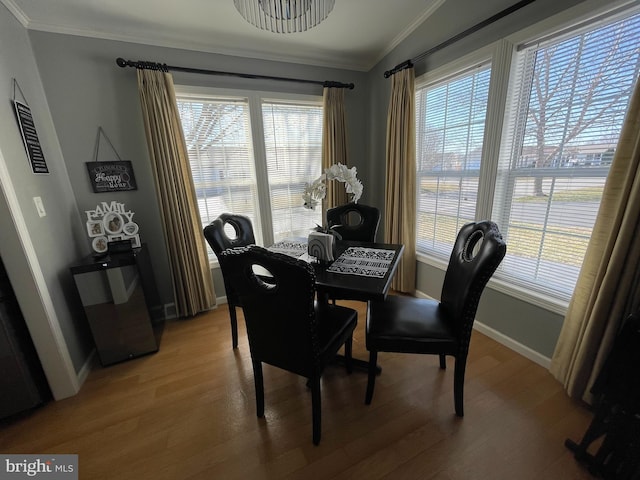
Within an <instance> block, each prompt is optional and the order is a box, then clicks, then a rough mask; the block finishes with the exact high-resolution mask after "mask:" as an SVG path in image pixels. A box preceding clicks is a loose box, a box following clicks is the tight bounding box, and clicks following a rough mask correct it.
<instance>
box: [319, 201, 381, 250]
mask: <svg viewBox="0 0 640 480" xmlns="http://www.w3.org/2000/svg"><path fill="white" fill-rule="evenodd" d="M379 225H380V210H379V209H377V208H376V207H372V206H369V205H363V204H361V203H353V202H351V203H347V204H345V205H340V206H338V207H334V208H330V209H328V210H327V226H328V227H329V228H331V229H332V230H334V231H336V232H337V233H339V234H340V236H341V237H342V239H343V240H356V241H361V242H375V241H376V234H377V233H378V226H379Z"/></svg>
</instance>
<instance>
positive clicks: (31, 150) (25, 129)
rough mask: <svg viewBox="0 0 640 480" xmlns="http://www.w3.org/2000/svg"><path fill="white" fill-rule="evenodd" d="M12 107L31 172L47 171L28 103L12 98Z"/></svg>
mask: <svg viewBox="0 0 640 480" xmlns="http://www.w3.org/2000/svg"><path fill="white" fill-rule="evenodd" d="M13 108H14V109H15V111H16V118H17V119H18V126H19V127H20V134H21V135H22V143H23V144H24V148H25V150H26V151H27V157H29V163H30V164H31V170H32V171H33V173H49V169H48V168H47V162H46V161H45V159H44V153H42V147H41V146H40V139H39V138H38V132H36V126H35V124H34V123H33V116H32V115H31V109H30V108H29V105H26V104H24V103H22V102H19V101H17V100H14V101H13Z"/></svg>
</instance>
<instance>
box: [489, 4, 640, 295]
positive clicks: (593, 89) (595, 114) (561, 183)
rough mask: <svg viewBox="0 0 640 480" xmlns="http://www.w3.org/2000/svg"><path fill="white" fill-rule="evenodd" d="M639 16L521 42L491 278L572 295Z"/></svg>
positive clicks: (639, 63)
mask: <svg viewBox="0 0 640 480" xmlns="http://www.w3.org/2000/svg"><path fill="white" fill-rule="evenodd" d="M639 33H640V16H639V15H637V14H634V15H627V18H624V19H616V20H610V21H609V22H603V21H600V22H599V23H598V24H597V25H593V26H592V27H591V28H589V29H584V28H581V29H580V31H579V33H576V34H574V35H569V36H567V35H566V34H565V35H563V36H562V38H558V39H555V40H552V41H547V42H544V43H541V44H539V45H535V44H534V45H532V42H530V43H529V45H531V46H529V47H527V48H520V49H519V52H518V54H517V58H516V62H515V65H514V67H515V69H516V70H515V72H514V73H515V75H514V76H513V78H514V82H513V84H512V85H511V91H512V92H513V97H512V103H511V107H510V112H511V113H510V115H509V116H508V122H507V123H506V125H505V134H504V137H503V144H502V146H501V155H500V161H499V166H498V175H497V188H496V196H495V199H494V209H493V217H494V219H496V221H497V222H498V223H499V225H500V228H501V230H502V232H503V235H505V236H506V239H507V243H508V245H509V247H508V251H507V256H506V257H505V259H504V260H503V262H502V264H501V266H500V268H499V270H498V271H497V272H496V274H495V277H496V278H501V279H503V280H505V281H507V282H509V283H510V284H515V285H520V286H521V287H523V288H526V289H531V290H533V291H537V292H540V293H542V294H544V295H546V296H550V297H553V298H557V299H560V300H569V299H570V297H571V295H572V293H573V289H574V287H575V283H576V280H577V277H578V274H579V271H580V266H581V264H582V261H583V258H584V255H585V252H586V248H587V244H588V242H589V238H590V236H591V232H592V229H593V225H594V221H595V218H596V215H597V212H598V208H599V205H600V200H601V197H602V191H603V187H604V184H605V181H606V177H607V173H608V170H609V166H610V165H611V162H612V160H613V157H614V155H615V150H616V145H617V142H618V139H619V135H620V130H621V127H622V124H623V121H624V116H625V114H626V111H627V108H628V105H629V100H630V95H631V92H632V89H633V86H634V83H635V81H636V79H637V78H638V73H639V69H640V54H639V50H640V49H639V45H640V34H639Z"/></svg>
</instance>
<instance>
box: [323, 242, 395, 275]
mask: <svg viewBox="0 0 640 480" xmlns="http://www.w3.org/2000/svg"><path fill="white" fill-rule="evenodd" d="M394 254H395V252H394V251H393V250H384V249H378V248H366V247H349V248H347V249H346V250H345V251H344V253H343V254H342V255H340V256H339V257H338V259H337V260H336V261H335V262H333V263H332V264H331V266H330V267H329V268H328V269H327V272H331V273H346V274H348V275H362V276H363V277H374V278H382V277H384V276H385V274H386V273H387V270H389V266H390V265H391V261H392V260H393V256H394Z"/></svg>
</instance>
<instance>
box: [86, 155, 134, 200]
mask: <svg viewBox="0 0 640 480" xmlns="http://www.w3.org/2000/svg"><path fill="white" fill-rule="evenodd" d="M86 163H87V171H88V172H89V180H91V186H92V187H93V192H94V193H102V192H123V191H127V190H137V189H138V186H137V184H136V177H135V176H134V175H133V167H132V166H131V162H130V161H128V160H119V161H117V162H86Z"/></svg>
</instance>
